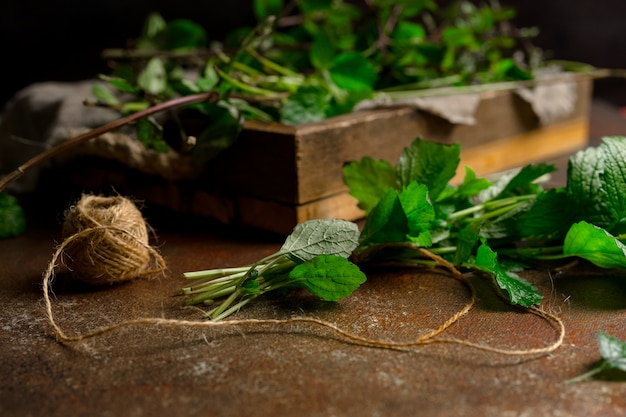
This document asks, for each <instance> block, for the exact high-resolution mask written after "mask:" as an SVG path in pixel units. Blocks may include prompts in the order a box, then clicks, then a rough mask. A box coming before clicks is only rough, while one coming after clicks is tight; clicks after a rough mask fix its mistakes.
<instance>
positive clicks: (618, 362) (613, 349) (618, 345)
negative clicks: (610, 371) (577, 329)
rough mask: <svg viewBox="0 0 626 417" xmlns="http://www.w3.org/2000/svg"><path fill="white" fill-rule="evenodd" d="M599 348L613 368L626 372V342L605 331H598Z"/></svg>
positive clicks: (603, 357)
mask: <svg viewBox="0 0 626 417" xmlns="http://www.w3.org/2000/svg"><path fill="white" fill-rule="evenodd" d="M597 340H598V350H599V351H600V355H601V356H602V359H604V360H605V361H606V362H607V363H608V365H609V366H610V367H611V368H615V369H621V370H622V371H625V372H626V343H624V342H623V341H621V340H620V339H618V338H616V337H614V336H611V335H610V334H607V333H604V332H598V335H597Z"/></svg>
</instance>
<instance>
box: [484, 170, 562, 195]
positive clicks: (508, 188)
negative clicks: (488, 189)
mask: <svg viewBox="0 0 626 417" xmlns="http://www.w3.org/2000/svg"><path fill="white" fill-rule="evenodd" d="M555 170H556V167H555V166H554V165H550V164H530V165H526V166H525V167H523V168H522V169H521V170H520V171H519V172H518V173H517V174H515V176H513V177H512V178H511V180H510V181H509V182H508V183H507V184H506V185H505V187H504V189H503V190H502V191H501V192H500V193H499V194H498V195H497V196H496V197H495V198H494V199H496V198H502V197H507V196H509V195H511V194H529V193H531V194H532V193H536V192H537V190H536V189H535V188H534V182H535V181H536V180H537V179H539V178H541V177H543V176H544V175H546V174H549V173H550V172H553V171H555Z"/></svg>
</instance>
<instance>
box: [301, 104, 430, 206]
mask: <svg viewBox="0 0 626 417" xmlns="http://www.w3.org/2000/svg"><path fill="white" fill-rule="evenodd" d="M425 123H427V122H426V120H425V119H424V118H423V117H422V116H421V115H420V114H418V113H417V112H416V111H415V110H413V109H408V108H403V109H394V110H382V111H373V112H360V113H355V114H353V115H352V118H350V119H347V120H346V119H343V120H342V123H339V122H337V121H333V124H328V125H327V128H326V129H310V130H305V129H302V130H300V131H299V135H298V138H297V139H298V141H297V148H296V158H297V171H298V196H297V202H298V203H299V204H304V203H309V202H312V201H315V200H318V199H321V198H326V197H328V196H331V195H334V194H338V193H341V192H345V191H346V189H347V188H346V186H345V185H344V183H343V166H344V165H345V164H346V163H347V162H350V161H355V160H359V159H361V158H363V157H364V156H371V157H372V158H374V159H384V160H386V161H389V162H392V163H395V162H396V161H397V159H398V157H399V156H400V153H401V152H402V149H403V148H404V147H406V146H408V145H410V144H411V142H412V141H413V140H414V139H415V138H416V137H418V136H420V134H421V132H423V131H425V130H426V127H425Z"/></svg>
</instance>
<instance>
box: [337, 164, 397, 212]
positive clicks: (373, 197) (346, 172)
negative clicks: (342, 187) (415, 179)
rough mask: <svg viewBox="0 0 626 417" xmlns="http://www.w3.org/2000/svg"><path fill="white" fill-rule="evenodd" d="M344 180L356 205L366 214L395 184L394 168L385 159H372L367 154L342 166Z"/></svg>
mask: <svg viewBox="0 0 626 417" xmlns="http://www.w3.org/2000/svg"><path fill="white" fill-rule="evenodd" d="M343 177H344V182H345V184H346V185H347V186H348V188H349V189H350V195H351V196H353V197H354V198H356V199H357V200H358V206H359V208H361V209H362V210H364V211H365V214H368V213H369V212H370V211H371V210H372V209H373V208H374V207H376V205H377V204H378V202H379V201H380V199H381V198H383V197H384V196H385V194H386V193H387V191H388V190H389V189H390V188H395V186H396V170H395V168H394V167H393V166H391V164H390V163H389V162H387V161H382V160H374V159H372V158H370V157H368V156H366V157H364V158H363V159H361V160H360V161H354V162H350V163H349V164H346V165H345V166H344V167H343Z"/></svg>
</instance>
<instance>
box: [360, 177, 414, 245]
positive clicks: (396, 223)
mask: <svg viewBox="0 0 626 417" xmlns="http://www.w3.org/2000/svg"><path fill="white" fill-rule="evenodd" d="M407 233H409V226H408V224H407V218H406V214H405V213H404V209H403V208H402V203H401V202H400V197H399V195H398V192H397V191H396V190H394V189H389V190H388V191H387V194H385V196H384V197H383V198H382V199H381V200H380V202H379V203H378V205H377V206H376V207H374V209H373V210H372V211H371V212H370V214H369V215H368V216H367V221H366V222H365V226H364V227H363V232H362V233H361V245H362V246H367V245H371V244H377V243H392V242H404V241H405V239H406V235H407Z"/></svg>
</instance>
